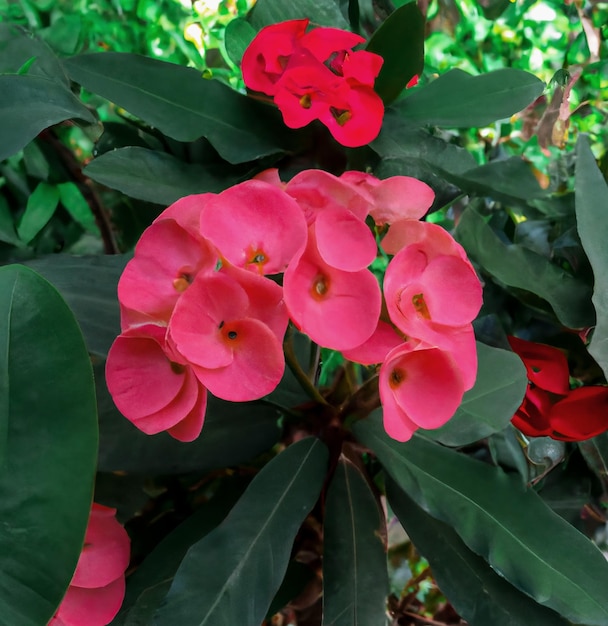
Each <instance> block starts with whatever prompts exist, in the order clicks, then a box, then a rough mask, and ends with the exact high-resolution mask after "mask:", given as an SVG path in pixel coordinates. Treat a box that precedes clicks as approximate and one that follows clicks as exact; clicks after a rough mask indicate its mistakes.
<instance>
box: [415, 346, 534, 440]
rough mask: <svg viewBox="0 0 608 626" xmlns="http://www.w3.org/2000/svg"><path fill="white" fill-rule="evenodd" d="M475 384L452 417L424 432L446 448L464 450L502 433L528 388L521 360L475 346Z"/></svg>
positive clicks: (501, 351) (514, 355)
mask: <svg viewBox="0 0 608 626" xmlns="http://www.w3.org/2000/svg"><path fill="white" fill-rule="evenodd" d="M477 358H478V366H477V380H476V381H475V386H474V387H473V388H472V389H469V391H467V392H466V393H465V394H464V398H463V399H462V404H461V405H460V406H459V407H458V410H457V411H456V414H455V415H454V417H453V418H452V419H451V420H450V421H449V422H448V423H447V424H446V425H445V426H442V427H441V428H437V429H435V430H429V431H425V434H426V435H427V436H428V437H430V438H431V439H435V440H437V441H439V442H441V443H443V444H445V445H447V446H466V445H468V444H470V443H473V442H474V441H479V440H480V439H484V438H485V437H488V436H489V435H492V434H494V433H497V432H499V431H501V430H504V429H505V428H506V427H507V425H508V424H509V423H510V422H511V418H512V417H513V415H514V414H515V411H516V410H517V409H518V408H519V405H520V404H521V401H522V400H523V399H524V394H525V393H526V388H527V387H528V377H527V376H526V368H525V367H524V364H523V363H522V362H521V359H520V358H519V357H518V356H517V355H516V354H514V353H513V352H509V351H507V350H501V349H500V348H492V347H491V346H486V345H485V344H483V343H479V342H477Z"/></svg>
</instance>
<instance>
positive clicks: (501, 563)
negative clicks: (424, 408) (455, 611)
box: [355, 411, 608, 626]
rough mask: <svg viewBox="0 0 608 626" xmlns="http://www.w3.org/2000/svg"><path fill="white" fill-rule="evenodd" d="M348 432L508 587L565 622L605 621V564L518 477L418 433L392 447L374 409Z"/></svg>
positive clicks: (599, 625)
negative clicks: (505, 581)
mask: <svg viewBox="0 0 608 626" xmlns="http://www.w3.org/2000/svg"><path fill="white" fill-rule="evenodd" d="M355 434H356V436H357V438H358V439H359V441H360V442H361V443H363V445H365V446H367V447H369V448H370V449H371V450H372V451H373V452H374V453H375V454H376V455H377V456H378V459H379V460H380V462H381V463H382V465H383V466H384V469H385V470H386V471H387V472H388V473H389V474H390V476H391V477H392V478H393V480H395V482H396V483H397V484H398V485H399V487H400V488H401V489H403V490H404V491H406V492H407V494H408V495H409V496H410V497H411V498H413V499H414V500H415V501H416V503H417V504H418V505H419V506H421V507H422V508H424V509H425V510H426V511H428V512H429V513H430V514H431V515H432V516H433V517H434V518H436V519H438V520H441V521H443V522H445V523H446V524H448V525H449V526H451V527H452V528H453V529H454V530H455V531H456V532H457V533H458V535H459V536H460V538H461V539H462V540H463V541H464V543H465V544H466V545H467V546H468V548H469V549H471V550H473V552H475V553H476V554H479V555H480V556H482V557H483V558H484V559H486V560H487V561H488V562H489V563H490V565H491V566H492V567H493V568H494V569H495V570H496V571H497V572H498V573H499V574H500V575H501V576H503V577H504V578H506V579H507V580H508V581H509V582H510V583H511V584H512V585H514V586H515V587H517V588H518V589H519V590H520V591H523V592H524V593H527V594H528V595H530V596H531V597H532V598H534V599H535V600H536V601H537V602H538V603H539V604H542V605H544V606H547V607H548V608H551V609H554V610H556V611H557V612H558V613H560V614H561V615H563V616H564V617H566V618H567V619H569V620H571V621H574V622H581V623H584V624H587V625H588V626H605V625H606V624H608V603H607V602H606V588H607V586H608V562H607V561H606V559H605V558H604V556H603V555H602V553H601V552H600V551H599V550H598V548H597V547H596V546H595V545H594V544H593V543H591V541H589V540H588V539H587V538H586V537H585V536H584V535H582V534H581V533H580V532H579V531H577V530H576V529H575V528H573V527H572V526H570V524H568V523H567V522H565V521H564V520H563V519H562V518H561V517H559V516H558V515H557V514H555V513H554V512H553V511H551V509H549V507H548V506H547V505H546V504H545V503H544V502H543V501H542V500H541V499H540V497H539V496H538V495H537V494H536V492H534V491H533V490H526V489H525V488H524V487H523V486H522V484H521V481H520V480H519V478H518V477H516V476H513V475H507V474H505V473H504V472H503V471H502V470H501V469H499V468H496V467H492V466H490V465H487V464H485V463H483V462H481V461H477V460H475V459H472V458H470V457H467V456H465V455H463V454H460V453H458V452H455V451H453V450H450V449H449V448H444V447H442V446H440V445H439V444H436V443H433V442H431V441H428V440H426V439H424V438H422V437H420V436H418V435H414V437H413V438H412V440H411V441H409V442H407V443H398V442H396V441H394V440H392V439H390V438H389V437H388V436H387V435H386V433H385V432H384V429H383V427H382V421H381V419H380V411H378V412H377V413H376V415H375V416H374V417H372V418H368V419H366V420H364V421H362V422H359V423H358V424H356V425H355ZM548 537H550V538H551V541H547V538H548ZM556 546H559V550H556Z"/></svg>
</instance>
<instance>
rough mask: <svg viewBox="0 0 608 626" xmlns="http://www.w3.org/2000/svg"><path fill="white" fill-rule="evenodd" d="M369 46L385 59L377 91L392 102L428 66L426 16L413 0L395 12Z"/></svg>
mask: <svg viewBox="0 0 608 626" xmlns="http://www.w3.org/2000/svg"><path fill="white" fill-rule="evenodd" d="M366 49H367V50H368V51H369V52H375V53H376V54H379V55H380V56H381V57H382V58H383V59H384V63H383V64H382V69H381V70H380V74H379V75H378V78H376V82H375V83H374V90H375V91H376V93H377V94H378V95H379V96H380V97H381V98H382V100H384V103H385V104H390V103H391V102H392V101H393V100H394V99H395V98H396V97H397V96H398V95H399V94H400V93H401V92H402V91H403V89H405V86H406V85H407V83H408V82H409V80H410V79H412V78H413V77H414V76H416V75H420V74H422V70H423V69H424V16H423V15H422V13H421V12H420V9H419V8H418V6H417V4H416V3H415V2H410V3H408V4H405V5H403V6H402V7H400V8H398V9H397V10H395V11H393V12H392V13H391V14H390V15H389V16H388V17H387V18H386V20H384V22H383V23H382V25H381V26H380V28H378V30H377V31H376V32H375V33H374V34H373V36H372V38H371V39H370V40H369V42H368V44H367V47H366Z"/></svg>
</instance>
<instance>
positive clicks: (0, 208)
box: [0, 196, 23, 246]
mask: <svg viewBox="0 0 608 626" xmlns="http://www.w3.org/2000/svg"><path fill="white" fill-rule="evenodd" d="M0 241H3V242H4V243H10V244H11V245H13V246H22V245H23V242H22V241H21V239H19V237H18V236H17V233H16V232H15V222H14V220H13V215H12V213H11V210H10V207H9V206H8V202H7V201H6V198H5V197H4V196H0Z"/></svg>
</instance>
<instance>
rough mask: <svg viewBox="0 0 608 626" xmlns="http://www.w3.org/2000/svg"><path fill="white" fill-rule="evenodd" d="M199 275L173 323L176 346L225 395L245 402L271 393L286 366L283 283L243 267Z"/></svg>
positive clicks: (171, 334)
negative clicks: (241, 275)
mask: <svg viewBox="0 0 608 626" xmlns="http://www.w3.org/2000/svg"><path fill="white" fill-rule="evenodd" d="M245 275H246V276H247V278H246V281H247V282H243V284H241V283H240V282H239V280H238V279H237V277H235V274H234V270H233V271H232V272H228V273H226V272H218V273H216V274H213V275H210V276H200V277H199V278H198V279H197V280H195V281H194V283H193V284H192V285H191V287H190V289H188V291H187V292H186V293H185V294H184V295H183V297H182V298H180V301H179V302H178V304H177V305H176V307H175V311H174V313H173V316H172V317H171V321H170V323H169V337H170V341H171V343H172V345H173V346H174V347H175V349H176V350H177V351H178V352H179V353H180V354H181V355H183V357H184V358H185V359H187V360H188V362H189V363H190V364H191V365H192V368H193V370H194V372H195V374H196V376H197V377H198V379H199V380H200V381H201V382H202V383H203V384H204V385H205V386H206V387H207V388H208V389H209V391H210V392H211V393H213V394H214V395H215V396H217V397H219V398H223V399H224V400H230V401H233V402H244V401H247V400H257V399H259V398H261V397H262V396H265V395H267V394H269V393H270V392H271V391H273V390H274V389H275V388H276V386H277V385H278V383H279V381H280V380H281V377H282V375H283V371H284V369H285V360H284V356H283V346H282V336H283V334H284V333H285V330H286V328H287V311H286V309H285V305H284V303H283V301H282V292H281V288H280V287H279V286H278V285H277V284H276V283H274V282H272V281H271V280H269V279H267V278H264V277H262V276H258V275H255V274H252V273H250V272H245Z"/></svg>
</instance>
